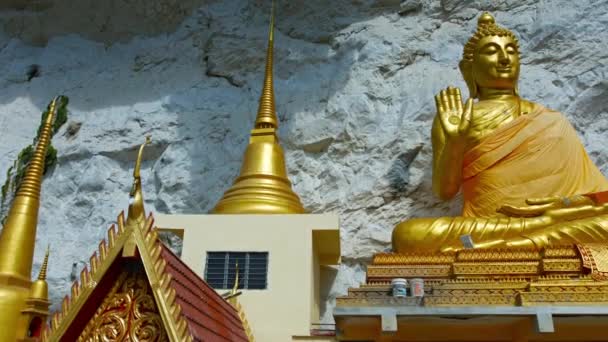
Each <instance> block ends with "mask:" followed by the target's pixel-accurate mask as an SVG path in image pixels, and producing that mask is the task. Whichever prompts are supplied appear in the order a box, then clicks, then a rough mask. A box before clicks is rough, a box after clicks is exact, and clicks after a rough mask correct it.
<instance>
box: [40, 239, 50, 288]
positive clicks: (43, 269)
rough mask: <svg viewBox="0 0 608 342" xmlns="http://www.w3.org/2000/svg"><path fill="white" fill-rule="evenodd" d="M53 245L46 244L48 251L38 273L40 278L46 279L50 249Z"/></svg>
mask: <svg viewBox="0 0 608 342" xmlns="http://www.w3.org/2000/svg"><path fill="white" fill-rule="evenodd" d="M50 248H51V245H47V246H46V253H45V254H44V261H43V262H42V266H41V267H40V273H38V280H46V269H47V267H48V265H49V250H50Z"/></svg>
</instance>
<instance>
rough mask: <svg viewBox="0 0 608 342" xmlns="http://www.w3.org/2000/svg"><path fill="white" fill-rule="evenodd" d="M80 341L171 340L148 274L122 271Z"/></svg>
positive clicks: (126, 341)
mask: <svg viewBox="0 0 608 342" xmlns="http://www.w3.org/2000/svg"><path fill="white" fill-rule="evenodd" d="M78 341H79V342H102V341H124V342H144V341H146V342H153V341H154V342H165V341H169V339H168V338H167V335H166V333H165V330H164V327H163V322H162V319H161V317H160V315H159V313H158V310H157V308H156V304H155V302H154V297H153V295H152V291H151V289H150V287H149V286H148V281H147V279H146V277H145V275H143V274H141V273H137V274H128V273H126V272H125V273H122V274H121V275H120V276H119V278H118V280H117V281H116V283H115V285H114V286H113V288H112V290H111V292H110V293H109V294H108V296H107V297H106V298H105V299H104V301H103V304H102V305H101V306H100V307H99V308H98V309H97V312H96V313H95V315H94V316H93V318H91V320H90V321H89V323H88V324H87V326H86V327H85V329H84V330H83V332H82V333H81V335H80V337H79V338H78Z"/></svg>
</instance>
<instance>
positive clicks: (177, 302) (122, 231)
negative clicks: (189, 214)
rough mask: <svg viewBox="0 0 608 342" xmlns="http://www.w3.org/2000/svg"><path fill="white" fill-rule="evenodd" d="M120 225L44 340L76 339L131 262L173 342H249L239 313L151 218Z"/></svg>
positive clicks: (74, 288)
mask: <svg viewBox="0 0 608 342" xmlns="http://www.w3.org/2000/svg"><path fill="white" fill-rule="evenodd" d="M117 221H118V224H117V226H118V227H117V229H116V227H115V226H114V225H113V226H112V227H110V229H109V230H108V240H107V242H106V240H103V241H101V243H100V244H99V252H95V253H93V255H92V256H91V259H90V260H91V263H90V267H85V269H83V271H82V272H81V275H80V281H75V282H74V284H73V285H72V294H71V296H66V297H65V298H64V300H63V303H62V310H61V312H57V313H55V314H54V315H53V317H52V320H51V326H50V327H47V329H46V330H45V332H44V333H43V341H60V340H63V339H66V338H67V339H70V338H74V337H77V336H78V334H79V331H80V329H82V328H81V327H83V326H84V325H86V323H87V321H88V318H87V315H91V314H92V312H94V311H95V310H96V309H97V307H96V306H98V305H99V302H100V299H99V298H103V293H104V291H109V287H111V286H108V285H107V284H108V283H110V284H111V283H112V282H113V281H112V273H115V271H114V270H115V269H116V267H117V266H120V265H121V264H127V263H128V262H133V261H136V262H140V263H141V264H142V265H143V268H144V269H145V273H146V276H147V279H148V282H149V285H150V287H151V288H152V290H153V293H154V299H155V301H156V304H157V307H158V310H159V313H160V316H161V317H162V321H163V326H164V328H165V331H166V333H167V336H168V337H169V339H170V340H171V341H180V342H181V341H248V338H247V334H246V332H245V329H244V327H243V323H242V321H241V319H240V317H239V315H238V312H237V311H236V309H235V308H234V307H233V306H231V305H230V304H229V303H228V302H226V301H225V300H224V299H223V298H222V297H221V296H220V295H219V294H217V293H216V292H215V291H214V290H213V289H212V288H211V287H210V286H209V285H207V283H206V282H205V281H204V280H203V279H201V278H200V277H199V276H198V275H196V273H194V271H192V270H191V269H190V268H189V267H188V266H186V265H185V264H184V263H183V262H182V261H181V260H180V259H179V258H178V257H177V256H176V255H175V254H173V253H172V252H171V251H170V250H169V249H168V248H167V247H166V246H165V245H164V244H163V243H162V242H161V241H160V240H159V238H158V233H157V231H156V229H154V228H152V227H153V222H154V221H153V218H152V215H149V216H148V218H147V219H146V221H145V223H144V224H143V226H142V227H139V226H136V225H126V224H125V219H124V214H122V213H121V214H120V215H119V216H118V220H117ZM129 242H134V243H135V247H136V249H135V250H136V252H135V255H129V253H125V252H126V251H127V250H128V249H129V248H126V247H128V243H129ZM106 275H107V276H106ZM100 293H101V295H100ZM91 307H93V308H92V310H91ZM76 317H78V319H76ZM75 335H76V336H75Z"/></svg>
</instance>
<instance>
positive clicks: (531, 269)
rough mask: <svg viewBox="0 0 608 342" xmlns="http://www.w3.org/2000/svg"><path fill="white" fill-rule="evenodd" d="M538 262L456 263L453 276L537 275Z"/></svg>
mask: <svg viewBox="0 0 608 342" xmlns="http://www.w3.org/2000/svg"><path fill="white" fill-rule="evenodd" d="M539 265H540V262H538V261H517V262H484V263H477V262H456V263H454V274H455V275H457V276H459V275H511V274H513V275H515V274H538V270H539Z"/></svg>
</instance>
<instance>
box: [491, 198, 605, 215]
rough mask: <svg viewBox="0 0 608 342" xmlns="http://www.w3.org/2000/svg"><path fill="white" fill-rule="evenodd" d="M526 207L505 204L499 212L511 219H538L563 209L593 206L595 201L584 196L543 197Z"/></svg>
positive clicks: (533, 200)
mask: <svg viewBox="0 0 608 342" xmlns="http://www.w3.org/2000/svg"><path fill="white" fill-rule="evenodd" d="M526 204H527V205H525V206H514V205H509V204H505V205H503V206H501V207H500V208H498V210H497V212H499V213H501V214H503V215H506V216H509V217H537V216H541V215H544V214H545V213H546V212H547V211H549V210H554V209H562V208H577V207H582V206H586V205H593V204H594V203H593V200H591V198H589V197H587V196H584V195H575V196H571V197H559V196H551V197H543V198H530V199H527V200H526Z"/></svg>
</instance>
